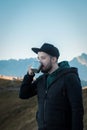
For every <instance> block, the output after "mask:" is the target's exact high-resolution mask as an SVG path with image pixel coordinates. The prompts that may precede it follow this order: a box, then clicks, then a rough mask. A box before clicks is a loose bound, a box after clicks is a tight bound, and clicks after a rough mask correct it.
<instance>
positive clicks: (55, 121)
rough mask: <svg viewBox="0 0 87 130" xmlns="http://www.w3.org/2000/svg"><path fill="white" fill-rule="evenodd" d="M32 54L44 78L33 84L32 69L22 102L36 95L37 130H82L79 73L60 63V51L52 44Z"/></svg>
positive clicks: (44, 45) (26, 80)
mask: <svg viewBox="0 0 87 130" xmlns="http://www.w3.org/2000/svg"><path fill="white" fill-rule="evenodd" d="M32 50H33V51H34V52H35V53H36V54H38V59H39V61H40V63H41V64H42V67H41V72H43V75H41V76H40V77H39V78H37V79H36V81H33V77H34V76H35V74H34V72H33V71H32V69H31V68H29V71H28V73H27V74H26V75H25V76H24V79H23V82H22V85H21V88H20V94H19V95H20V98H22V99H27V98H30V97H32V96H35V95H37V97H38V110H37V114H36V119H37V122H38V130H83V103H82V87H81V83H80V79H79V76H78V72H77V69H76V68H74V67H70V66H69V64H68V62H67V61H63V62H61V63H58V58H59V55H60V54H59V50H58V49H57V48H56V47H55V46H53V45H51V44H49V43H44V44H43V45H42V46H41V48H32Z"/></svg>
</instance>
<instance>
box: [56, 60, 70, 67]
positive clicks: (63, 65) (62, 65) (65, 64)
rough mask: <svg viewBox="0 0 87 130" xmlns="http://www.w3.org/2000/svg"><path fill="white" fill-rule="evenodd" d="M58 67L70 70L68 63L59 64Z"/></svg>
mask: <svg viewBox="0 0 87 130" xmlns="http://www.w3.org/2000/svg"><path fill="white" fill-rule="evenodd" d="M58 65H59V67H60V68H70V65H69V63H68V61H62V62H60V63H58Z"/></svg>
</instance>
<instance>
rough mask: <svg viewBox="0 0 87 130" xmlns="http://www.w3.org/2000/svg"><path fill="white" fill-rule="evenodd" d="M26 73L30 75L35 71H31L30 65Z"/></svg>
mask: <svg viewBox="0 0 87 130" xmlns="http://www.w3.org/2000/svg"><path fill="white" fill-rule="evenodd" d="M28 74H29V75H31V76H34V75H35V73H34V72H33V70H32V68H31V67H29V69H28Z"/></svg>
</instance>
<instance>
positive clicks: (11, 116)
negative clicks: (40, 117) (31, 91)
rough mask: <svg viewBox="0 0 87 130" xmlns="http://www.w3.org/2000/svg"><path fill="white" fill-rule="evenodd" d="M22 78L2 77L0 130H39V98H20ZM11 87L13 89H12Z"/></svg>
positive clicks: (85, 97) (86, 99) (86, 94)
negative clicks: (37, 120)
mask: <svg viewBox="0 0 87 130" xmlns="http://www.w3.org/2000/svg"><path fill="white" fill-rule="evenodd" d="M20 84H21V81H20V80H6V79H0V104H1V105H0V130H37V123H36V119H35V113H36V110H37V99H36V97H33V98H31V99H29V100H21V99H19V96H18V95H19V87H20ZM10 88H11V89H10ZM83 102H84V110H85V114H84V130H87V88H85V87H84V88H83Z"/></svg>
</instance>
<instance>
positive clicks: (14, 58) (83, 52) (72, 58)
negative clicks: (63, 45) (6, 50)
mask: <svg viewBox="0 0 87 130" xmlns="http://www.w3.org/2000/svg"><path fill="white" fill-rule="evenodd" d="M84 54H85V55H87V53H84V52H83V53H81V54H80V55H78V56H76V57H73V58H72V59H71V60H73V59H74V58H77V57H79V56H82V55H84ZM34 58H35V59H37V57H27V58H19V59H16V58H9V59H0V61H4V60H6V61H8V60H17V61H19V60H26V59H34ZM71 60H66V61H69V62H70V61H71ZM58 61H59V62H61V61H63V60H60V58H59V59H58Z"/></svg>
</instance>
